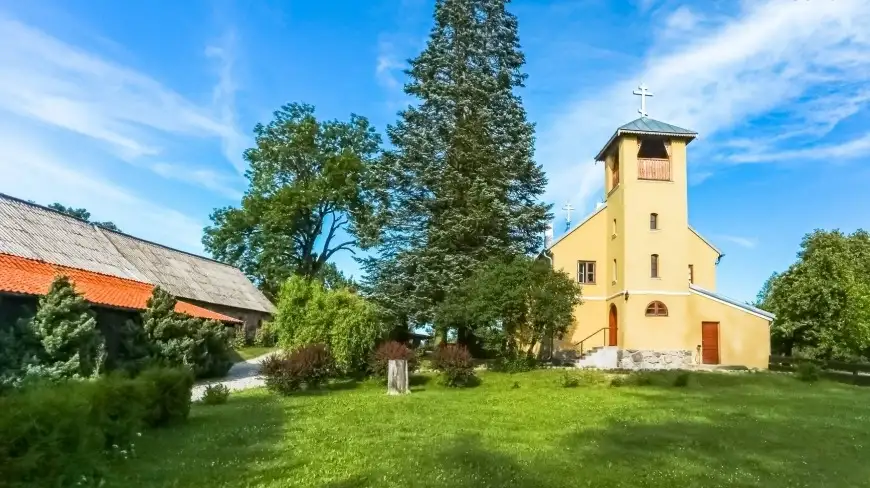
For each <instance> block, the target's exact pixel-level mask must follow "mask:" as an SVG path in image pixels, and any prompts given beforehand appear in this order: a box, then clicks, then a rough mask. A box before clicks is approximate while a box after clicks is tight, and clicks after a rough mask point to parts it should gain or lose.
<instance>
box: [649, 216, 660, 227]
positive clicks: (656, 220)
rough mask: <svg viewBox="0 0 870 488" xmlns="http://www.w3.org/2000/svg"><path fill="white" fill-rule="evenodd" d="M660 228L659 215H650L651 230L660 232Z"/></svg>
mask: <svg viewBox="0 0 870 488" xmlns="http://www.w3.org/2000/svg"><path fill="white" fill-rule="evenodd" d="M658 228H659V214H657V213H651V214H649V230H658Z"/></svg>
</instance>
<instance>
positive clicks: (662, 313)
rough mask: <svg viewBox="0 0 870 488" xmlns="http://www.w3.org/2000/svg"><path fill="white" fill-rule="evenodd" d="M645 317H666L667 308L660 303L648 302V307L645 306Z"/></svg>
mask: <svg viewBox="0 0 870 488" xmlns="http://www.w3.org/2000/svg"><path fill="white" fill-rule="evenodd" d="M646 316H647V317H667V316H668V307H666V306H665V304H664V303H662V302H660V301H655V302H650V303H649V305H647V306H646Z"/></svg>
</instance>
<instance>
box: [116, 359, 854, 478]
mask: <svg viewBox="0 0 870 488" xmlns="http://www.w3.org/2000/svg"><path fill="white" fill-rule="evenodd" d="M559 377H560V373H559V372H557V371H535V372H531V373H524V374H517V375H507V374H497V373H491V374H485V375H483V382H482V384H481V385H480V386H478V387H477V388H473V389H465V390H448V389H444V388H442V387H440V386H437V385H435V382H434V381H429V382H428V383H425V384H423V385H418V386H416V387H415V388H414V393H413V394H411V395H408V396H405V397H388V396H387V395H385V394H384V388H382V387H381V386H379V385H376V384H373V383H364V384H359V385H355V384H337V385H334V387H333V388H334V389H333V391H328V392H323V393H317V394H308V395H300V396H294V397H290V398H281V397H277V396H274V395H271V394H270V393H268V392H266V391H265V390H254V391H249V392H245V393H237V394H233V397H232V398H231V399H230V401H229V403H228V404H226V405H221V406H214V407H206V406H199V405H196V406H194V408H193V411H192V413H191V418H190V422H189V423H188V424H186V425H184V426H181V427H176V428H171V429H167V430H162V431H154V432H149V433H147V434H146V435H145V436H144V437H143V438H142V439H140V442H139V443H138V445H137V446H136V459H133V460H130V461H126V462H123V463H122V464H119V465H118V466H117V467H116V468H115V469H114V470H113V473H112V476H111V478H110V479H109V480H108V483H107V485H106V486H107V488H108V487H128V486H137V487H139V486H141V487H184V488H188V487H189V488H193V487H209V488H218V487H275V488H277V487H289V486H301V487H319V488H343V487H344V488H349V487H356V486H371V487H385V486H390V487H433V488H434V487H445V488H447V487H458V488H464V487H469V488H470V487H483V486H486V487H502V486H505V487H506V486H512V487H536V488H545V487H585V486H596V487H621V486H625V487H672V486H673V487H681V488H685V487H720V486H721V487H726V486H727V487H748V486H758V487H765V488H774V487H798V486H800V487H816V486H817V487H837V488H845V487H858V486H870V463H868V456H870V389H862V388H859V387H854V386H847V385H841V384H837V383H831V382H819V383H815V384H807V383H801V382H799V381H797V380H796V379H794V378H793V377H791V376H787V375H781V374H780V375H777V374H739V375H738V374H727V375H726V374H699V375H695V376H693V380H692V384H691V385H690V386H689V387H688V388H674V387H670V388H660V387H620V388H614V387H607V386H600V387H579V388H570V389H569V388H562V387H560V386H559V381H558V379H559ZM515 383H516V384H517V385H518V387H516V385H515Z"/></svg>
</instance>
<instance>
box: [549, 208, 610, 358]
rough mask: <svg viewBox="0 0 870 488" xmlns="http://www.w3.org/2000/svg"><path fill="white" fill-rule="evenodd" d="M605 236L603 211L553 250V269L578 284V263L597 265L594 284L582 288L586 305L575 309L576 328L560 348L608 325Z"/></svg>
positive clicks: (573, 328)
mask: <svg viewBox="0 0 870 488" xmlns="http://www.w3.org/2000/svg"><path fill="white" fill-rule="evenodd" d="M606 232H607V212H605V210H604V209H603V208H602V209H599V210H598V211H597V212H596V213H594V214H593V215H592V216H591V217H588V218H587V220H586V221H585V222H583V223H581V225H580V226H579V227H577V228H576V229H574V230H573V231H572V232H571V233H569V234H567V235H566V236H565V237H563V238H562V239H561V240H559V241H558V242H557V243H556V244H555V245H553V247H552V248H551V253H552V259H553V268H554V269H557V270H561V271H564V272H565V273H567V274H568V276H570V277H571V278H573V279H574V280H577V261H594V262H595V263H596V266H598V269H597V270H596V272H595V275H596V276H595V278H596V279H595V284H593V285H589V284H585V285H582V287H581V294H582V297H583V298H582V300H583V303H582V304H581V305H579V306H578V307H577V308H576V309H575V312H574V325H573V326H572V327H571V328H570V329H569V330H568V333H567V334H566V335H565V337H564V339H563V340H562V341H561V343H559V344H557V346H558V347H561V348H568V347H570V346H571V344H573V343H575V342H578V341H580V340H582V339H584V338H585V337H586V336H588V335H589V334H591V333H592V332H593V331H595V330H597V329H600V328H601V327H605V326H606V325H607V324H606V323H604V324H603V323H602V321H603V320H604V318H605V316H604V313H605V312H603V310H604V297H605V293H606V292H607V286H606V284H605V283H607V280H608V276H609V275H608V273H607V269H606V265H607V259H606V257H607V250H606V247H605V238H606V235H605V234H606ZM596 345H601V344H596Z"/></svg>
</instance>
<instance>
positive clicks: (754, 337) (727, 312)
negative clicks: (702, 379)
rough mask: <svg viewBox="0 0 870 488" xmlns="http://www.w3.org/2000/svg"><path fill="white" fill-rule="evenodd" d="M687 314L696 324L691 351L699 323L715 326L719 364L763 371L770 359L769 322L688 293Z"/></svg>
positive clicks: (698, 339) (699, 339)
mask: <svg viewBox="0 0 870 488" xmlns="http://www.w3.org/2000/svg"><path fill="white" fill-rule="evenodd" d="M689 313H690V314H691V317H692V320H693V321H694V322H695V323H696V324H697V327H696V332H697V339H696V340H695V342H694V347H697V346H698V345H699V344H701V322H705V321H707V322H719V363H720V364H724V365H740V366H748V367H750V368H762V369H766V368H767V366H768V361H769V359H770V322H768V321H767V319H764V318H761V317H759V316H757V315H753V314H751V313H750V312H748V311H746V310H743V309H739V308H736V307H734V306H732V305H726V304H723V303H720V302H718V301H715V300H713V299H711V298H709V297H706V296H702V295H698V294H696V293H692V295H691V296H690V297H689Z"/></svg>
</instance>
